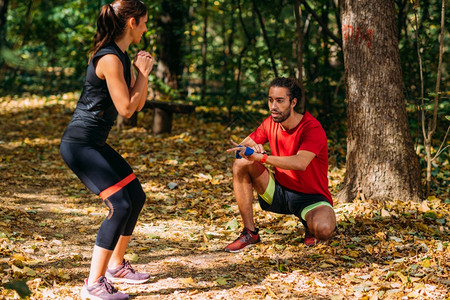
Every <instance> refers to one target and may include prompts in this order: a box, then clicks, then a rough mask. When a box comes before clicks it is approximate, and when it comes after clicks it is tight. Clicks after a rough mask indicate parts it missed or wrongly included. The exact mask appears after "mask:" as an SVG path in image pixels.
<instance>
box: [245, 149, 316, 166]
mask: <svg viewBox="0 0 450 300" xmlns="http://www.w3.org/2000/svg"><path fill="white" fill-rule="evenodd" d="M252 156H254V157H252ZM252 156H250V157H249V158H248V159H249V160H253V161H260V160H261V159H262V158H263V154H261V153H254V154H253V155H252ZM314 157H316V155H315V154H314V153H313V152H310V151H306V150H300V151H298V153H297V155H292V156H273V155H270V156H268V157H267V159H266V164H269V165H272V166H274V167H277V168H280V169H285V170H298V171H305V170H306V168H307V167H308V165H309V163H310V162H311V161H312V160H313V159H314Z"/></svg>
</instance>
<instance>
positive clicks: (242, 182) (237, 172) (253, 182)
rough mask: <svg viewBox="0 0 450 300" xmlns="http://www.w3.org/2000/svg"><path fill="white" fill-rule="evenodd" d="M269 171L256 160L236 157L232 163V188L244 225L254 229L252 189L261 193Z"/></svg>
mask: <svg viewBox="0 0 450 300" xmlns="http://www.w3.org/2000/svg"><path fill="white" fill-rule="evenodd" d="M269 179H270V175H269V171H267V169H266V168H265V167H264V166H263V165H262V164H260V163H258V162H249V161H246V160H244V159H236V160H235V162H234V165H233V190H234V196H235V197H236V202H237V205H238V207H239V212H240V214H241V217H242V220H243V222H244V226H245V227H246V228H248V229H249V230H251V231H254V230H255V223H254V220H253V199H254V198H253V189H255V190H256V192H257V193H258V194H263V193H264V192H265V190H266V188H267V185H268V184H269Z"/></svg>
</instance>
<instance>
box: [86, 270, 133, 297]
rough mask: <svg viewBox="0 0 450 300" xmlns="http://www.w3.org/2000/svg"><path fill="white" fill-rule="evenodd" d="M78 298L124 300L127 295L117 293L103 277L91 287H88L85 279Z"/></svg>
mask: <svg viewBox="0 0 450 300" xmlns="http://www.w3.org/2000/svg"><path fill="white" fill-rule="evenodd" d="M80 296H81V299H83V300H85V299H91V300H125V299H128V298H129V297H128V294H124V293H121V292H119V291H118V290H117V289H116V288H115V287H113V286H112V285H111V284H110V283H109V282H108V280H107V279H106V278H105V277H103V276H100V278H99V279H98V280H97V282H96V283H95V284H93V285H91V286H88V281H87V279H85V280H84V285H83V288H82V289H81V295H80Z"/></svg>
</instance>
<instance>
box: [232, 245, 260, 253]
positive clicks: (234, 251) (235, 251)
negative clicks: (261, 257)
mask: <svg viewBox="0 0 450 300" xmlns="http://www.w3.org/2000/svg"><path fill="white" fill-rule="evenodd" d="M255 245H256V244H248V245H247V246H245V247H243V248H241V249H237V250H230V249H226V248H225V252H230V253H238V252H241V251H242V250H244V249H247V248H250V247H253V246H255Z"/></svg>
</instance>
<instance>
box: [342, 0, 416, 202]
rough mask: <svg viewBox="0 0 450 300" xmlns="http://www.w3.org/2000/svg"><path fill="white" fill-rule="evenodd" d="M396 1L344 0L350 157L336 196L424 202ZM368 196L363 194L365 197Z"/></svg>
mask: <svg viewBox="0 0 450 300" xmlns="http://www.w3.org/2000/svg"><path fill="white" fill-rule="evenodd" d="M395 15H396V12H395V6H394V1H393V0H386V1H371V0H343V1H342V2H341V21H342V34H343V53H344V63H345V78H346V97H347V103H348V104H347V124H348V126H347V127H348V128H347V130H348V136H347V161H346V174H345V180H344V187H343V189H342V190H341V191H340V193H339V194H338V198H340V199H342V200H346V201H351V200H353V199H354V198H355V197H356V196H357V195H360V196H361V197H362V198H363V197H364V198H371V199H374V200H383V199H387V198H388V199H403V200H413V201H420V200H421V199H422V188H421V181H420V172H421V170H420V166H419V159H418V156H417V155H416V153H415V151H414V146H413V142H412V138H411V133H410V128H409V125H408V119H407V115H406V107H405V102H404V95H403V82H402V71H401V63H400V56H399V49H398V35H397V28H398V27H397V26H396V22H395ZM363 195H364V196H363Z"/></svg>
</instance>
